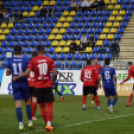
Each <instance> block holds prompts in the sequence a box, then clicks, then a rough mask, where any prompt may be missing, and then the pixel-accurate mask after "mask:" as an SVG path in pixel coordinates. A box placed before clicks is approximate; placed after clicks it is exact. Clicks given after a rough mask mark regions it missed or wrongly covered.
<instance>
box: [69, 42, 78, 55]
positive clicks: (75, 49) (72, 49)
mask: <svg viewBox="0 0 134 134" xmlns="http://www.w3.org/2000/svg"><path fill="white" fill-rule="evenodd" d="M75 51H77V45H76V42H75V40H73V41H72V43H71V44H70V52H72V53H74V52H75Z"/></svg>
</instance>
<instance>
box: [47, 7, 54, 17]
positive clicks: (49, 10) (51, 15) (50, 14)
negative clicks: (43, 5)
mask: <svg viewBox="0 0 134 134" xmlns="http://www.w3.org/2000/svg"><path fill="white" fill-rule="evenodd" d="M48 16H49V17H53V8H52V7H51V6H50V7H49V9H48Z"/></svg>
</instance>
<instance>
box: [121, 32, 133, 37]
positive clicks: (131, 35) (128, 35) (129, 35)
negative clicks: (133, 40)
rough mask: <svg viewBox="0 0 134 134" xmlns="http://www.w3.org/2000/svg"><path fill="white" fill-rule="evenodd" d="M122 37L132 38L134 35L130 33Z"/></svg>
mask: <svg viewBox="0 0 134 134" xmlns="http://www.w3.org/2000/svg"><path fill="white" fill-rule="evenodd" d="M122 37H134V34H132V33H124V34H123V35H122Z"/></svg>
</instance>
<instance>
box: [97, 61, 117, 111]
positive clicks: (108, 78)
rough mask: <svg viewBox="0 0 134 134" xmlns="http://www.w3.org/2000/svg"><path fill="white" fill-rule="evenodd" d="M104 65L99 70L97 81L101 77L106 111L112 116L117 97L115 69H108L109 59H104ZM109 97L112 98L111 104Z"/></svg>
mask: <svg viewBox="0 0 134 134" xmlns="http://www.w3.org/2000/svg"><path fill="white" fill-rule="evenodd" d="M105 64H106V66H105V67H104V68H102V69H101V71H100V76H99V81H100V80H101V77H102V82H103V88H104V91H105V95H106V97H107V98H108V109H109V113H110V114H113V113H114V111H113V106H114V105H115V104H116V102H117V99H118V95H117V92H116V79H117V78H116V73H115V69H114V68H112V67H110V66H109V64H110V59H105ZM111 96H113V97H114V99H113V101H112V102H111Z"/></svg>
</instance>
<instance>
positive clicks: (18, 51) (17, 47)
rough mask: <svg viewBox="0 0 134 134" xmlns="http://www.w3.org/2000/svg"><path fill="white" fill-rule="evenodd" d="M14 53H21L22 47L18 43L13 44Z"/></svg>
mask: <svg viewBox="0 0 134 134" xmlns="http://www.w3.org/2000/svg"><path fill="white" fill-rule="evenodd" d="M14 54H15V55H21V54H22V48H21V46H20V45H15V46H14Z"/></svg>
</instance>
